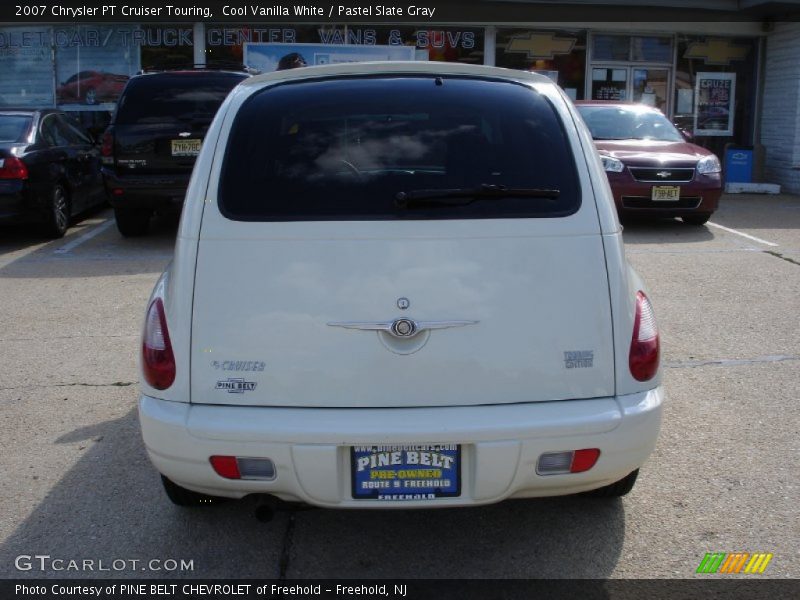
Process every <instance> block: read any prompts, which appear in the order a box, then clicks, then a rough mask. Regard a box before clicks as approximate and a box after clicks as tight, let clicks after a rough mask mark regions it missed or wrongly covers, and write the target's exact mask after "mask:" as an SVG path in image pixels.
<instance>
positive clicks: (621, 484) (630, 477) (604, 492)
mask: <svg viewBox="0 0 800 600" xmlns="http://www.w3.org/2000/svg"><path fill="white" fill-rule="evenodd" d="M638 476H639V469H636V470H635V471H634V472H633V473H628V474H627V475H626V476H625V477H623V478H622V479H620V480H619V481H617V482H616V483H612V484H611V485H607V486H605V487H601V488H598V489H596V490H591V491H589V492H585V493H584V495H586V496H590V497H592V498H621V497H622V496H624V495H625V494H627V493H628V492H630V491H631V490H632V489H633V484H635V483H636V478H637V477H638Z"/></svg>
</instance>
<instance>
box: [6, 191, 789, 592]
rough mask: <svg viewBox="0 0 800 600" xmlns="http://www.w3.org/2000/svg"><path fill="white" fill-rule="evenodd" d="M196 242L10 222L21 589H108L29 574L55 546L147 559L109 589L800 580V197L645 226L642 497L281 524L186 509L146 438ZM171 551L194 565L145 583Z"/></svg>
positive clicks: (89, 554) (167, 228)
mask: <svg viewBox="0 0 800 600" xmlns="http://www.w3.org/2000/svg"><path fill="white" fill-rule="evenodd" d="M175 230H176V223H175V221H174V220H172V221H171V220H161V221H158V222H157V223H155V224H154V227H153V231H152V233H151V234H150V235H149V236H148V237H146V238H142V239H135V240H134V239H123V238H122V237H120V235H119V234H118V233H117V231H116V228H115V227H114V223H113V216H112V213H111V212H110V210H105V211H100V212H97V213H95V214H91V215H88V216H86V218H85V219H84V220H82V221H81V222H79V223H78V224H76V225H75V226H74V227H72V228H71V229H70V231H69V232H68V234H67V236H66V237H65V238H64V239H63V240H58V241H55V242H45V241H42V240H41V238H39V237H37V235H36V233H34V232H28V231H24V230H22V229H19V228H10V227H6V228H2V229H0V306H2V312H0V342H1V343H0V365H2V369H1V370H0V405H1V406H2V411H0V414H1V415H2V417H1V418H0V439H2V440H3V444H2V446H3V454H4V457H3V465H4V468H3V469H2V470H1V471H0V499H2V503H0V574H2V577H86V576H91V575H92V573H87V572H76V571H55V570H53V569H49V568H46V569H44V570H40V569H39V568H38V565H37V564H34V565H33V568H32V569H31V570H28V571H19V570H17V568H16V567H15V559H16V557H18V556H20V555H36V554H39V555H49V556H51V557H52V558H60V559H65V560H70V559H75V560H83V559H94V560H95V561H99V560H102V561H104V563H105V564H106V566H108V565H110V564H111V563H112V561H114V560H115V559H123V560H125V561H131V560H140V561H142V563H141V564H139V565H138V566H137V567H136V568H125V569H123V570H121V571H113V570H112V571H111V572H104V573H102V574H100V575H101V576H103V577H109V576H123V577H137V576H147V577H161V576H170V577H203V578H217V577H267V578H275V577H279V576H285V577H289V578H294V577H348V578H363V577H411V578H417V577H420V578H421V577H431V578H438V577H446V578H461V577H465V578H466V577H501V578H502V577H514V578H529V577H531V578H532V577H587V578H589V577H591V578H606V577H616V578H639V577H648V578H660V577H666V578H685V577H693V576H695V575H694V574H695V569H696V568H697V566H698V564H699V563H700V561H701V559H702V558H703V556H704V554H705V553H706V552H739V551H741V552H770V553H773V555H774V558H773V559H772V561H771V563H770V564H769V567H768V569H767V571H766V572H765V573H764V574H763V575H760V577H780V578H789V577H793V578H797V577H800V544H798V542H799V541H800V504H798V492H800V464H799V462H800V461H799V460H798V457H800V431H799V430H800V369H799V368H798V367H799V366H800V318H798V317H799V315H800V197H796V196H795V197H793V196H786V195H783V196H726V197H724V198H723V200H722V203H721V209H720V211H719V212H718V213H716V214H715V215H714V217H713V219H712V222H711V223H710V224H709V225H708V226H706V227H690V226H686V225H684V224H682V223H681V222H679V221H662V222H658V223H650V224H632V225H629V226H627V227H626V230H625V241H626V247H627V253H628V258H629V260H630V261H631V262H632V263H633V264H634V266H635V267H636V268H637V270H638V271H639V272H640V274H641V275H642V276H643V277H644V278H645V280H646V281H647V282H648V285H649V287H650V291H651V298H652V299H653V303H654V305H655V309H656V312H657V316H658V318H659V324H660V327H661V335H662V343H663V361H664V364H665V367H666V369H665V377H664V380H665V386H666V390H667V394H668V403H667V405H666V412H665V420H664V425H663V429H662V433H661V437H660V440H659V443H658V447H657V449H656V452H655V454H654V455H653V456H652V458H651V459H650V460H649V462H648V463H647V464H646V465H645V467H644V469H643V470H642V473H641V475H640V478H639V482H638V483H637V485H636V487H635V488H634V490H633V492H632V493H631V494H630V495H629V496H627V497H626V498H624V499H623V500H592V499H587V498H583V497H570V498H562V499H542V500H527V501H513V502H506V503H503V504H499V505H494V506H489V507H481V508H471V509H461V510H441V511H391V512H369V511H329V510H305V511H298V512H279V513H277V515H276V517H275V519H274V520H273V521H271V522H269V523H262V522H260V521H257V520H256V519H255V518H254V510H255V507H256V506H257V502H256V501H255V500H250V499H247V500H245V501H242V502H232V503H227V504H222V505H216V506H211V507H204V508H201V509H191V510H186V509H179V508H177V507H174V506H172V505H171V504H170V503H169V502H168V500H167V499H166V497H165V496H164V495H163V493H162V489H161V485H160V482H159V480H158V477H157V475H156V473H155V472H154V470H153V469H152V468H151V466H150V464H149V462H148V460H147V457H146V456H145V453H144V450H143V447H142V444H141V441H140V437H139V430H138V422H137V417H136V398H137V384H136V381H137V371H136V359H137V352H138V336H139V328H140V321H141V319H142V317H143V311H144V308H145V303H146V301H147V298H148V295H149V293H150V290H151V288H152V285H153V283H154V282H155V280H156V278H157V277H158V275H159V274H160V273H161V271H162V269H163V268H164V266H165V265H166V264H167V262H168V261H169V260H170V258H171V254H172V245H173V240H174V236H175ZM152 559H158V560H161V561H164V560H166V559H176V560H178V561H180V559H185V560H191V561H193V569H192V570H184V571H165V570H161V571H142V566H141V565H142V564H146V563H147V562H148V561H150V560H152ZM95 564H97V563H95ZM118 564H119V563H118ZM162 564H163V563H162ZM706 577H708V576H706Z"/></svg>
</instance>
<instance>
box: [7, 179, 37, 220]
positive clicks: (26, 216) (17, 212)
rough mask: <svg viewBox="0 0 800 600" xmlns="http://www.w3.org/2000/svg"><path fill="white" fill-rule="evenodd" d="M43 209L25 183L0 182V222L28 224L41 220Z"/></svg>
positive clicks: (13, 181)
mask: <svg viewBox="0 0 800 600" xmlns="http://www.w3.org/2000/svg"><path fill="white" fill-rule="evenodd" d="M43 215H44V211H43V207H42V206H41V204H40V203H39V202H38V201H37V199H36V197H35V196H34V194H33V193H32V192H31V190H30V189H29V188H28V186H27V185H26V183H25V182H23V181H16V180H6V181H0V222H3V223H28V222H32V221H38V220H41V219H42V217H43Z"/></svg>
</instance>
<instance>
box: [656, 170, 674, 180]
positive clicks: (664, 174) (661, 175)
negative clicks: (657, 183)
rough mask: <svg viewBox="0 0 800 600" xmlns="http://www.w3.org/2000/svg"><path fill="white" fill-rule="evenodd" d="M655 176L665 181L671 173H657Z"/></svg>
mask: <svg viewBox="0 0 800 600" xmlns="http://www.w3.org/2000/svg"><path fill="white" fill-rule="evenodd" d="M656 175H658V176H659V177H661V179H666V178H667V177H669V176H670V175H672V171H659V172H658V173H656Z"/></svg>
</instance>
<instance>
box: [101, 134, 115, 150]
mask: <svg viewBox="0 0 800 600" xmlns="http://www.w3.org/2000/svg"><path fill="white" fill-rule="evenodd" d="M113 151H114V135H113V134H112V133H111V131H108V130H107V131H106V132H105V133H104V134H103V144H102V146H100V154H102V155H103V156H111V154H112V153H113Z"/></svg>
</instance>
